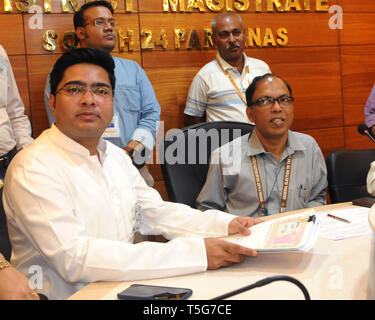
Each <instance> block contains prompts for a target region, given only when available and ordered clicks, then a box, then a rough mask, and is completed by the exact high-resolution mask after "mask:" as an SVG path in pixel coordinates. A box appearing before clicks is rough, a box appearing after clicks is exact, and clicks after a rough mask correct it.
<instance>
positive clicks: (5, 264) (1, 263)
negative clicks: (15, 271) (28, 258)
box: [0, 260, 12, 270]
mask: <svg viewBox="0 0 375 320" xmlns="http://www.w3.org/2000/svg"><path fill="white" fill-rule="evenodd" d="M11 266H12V265H11V264H10V263H9V262H8V261H6V260H0V270H1V269H5V268H8V267H11Z"/></svg>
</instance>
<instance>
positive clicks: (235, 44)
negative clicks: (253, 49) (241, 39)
mask: <svg viewBox="0 0 375 320" xmlns="http://www.w3.org/2000/svg"><path fill="white" fill-rule="evenodd" d="M240 47H241V46H240V45H239V43H231V44H228V45H227V47H226V49H227V50H230V49H235V48H240Z"/></svg>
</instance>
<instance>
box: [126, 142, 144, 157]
mask: <svg viewBox="0 0 375 320" xmlns="http://www.w3.org/2000/svg"><path fill="white" fill-rule="evenodd" d="M125 148H126V149H134V151H137V152H139V151H141V150H142V149H143V148H144V147H143V144H142V143H140V142H139V141H136V140H130V141H129V143H128V145H127V146H126V147H125ZM126 149H125V152H126V153H127V154H128V155H129V152H128V150H126ZM133 155H134V153H133V154H132V155H130V156H131V157H133Z"/></svg>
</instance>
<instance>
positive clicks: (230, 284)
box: [69, 202, 371, 300]
mask: <svg viewBox="0 0 375 320" xmlns="http://www.w3.org/2000/svg"><path fill="white" fill-rule="evenodd" d="M348 206H351V203H350V202H346V203H341V204H334V205H327V206H322V207H317V208H315V209H316V211H317V212H323V211H326V210H332V209H339V208H344V207H348ZM299 211H302V210H297V211H293V212H289V213H287V214H292V213H297V212H299ZM277 216H278V215H274V216H271V217H269V218H274V217H277ZM370 248H371V235H364V236H360V237H355V238H350V239H345V240H336V241H334V240H329V239H326V238H322V237H318V239H317V242H316V243H315V246H314V248H313V249H312V250H310V251H309V252H291V253H259V254H258V256H257V257H255V258H254V257H253V258H250V257H249V258H246V259H245V261H244V262H242V263H240V264H236V265H233V266H231V267H226V268H220V269H218V270H208V271H206V272H200V273H195V274H189V275H184V276H178V277H171V278H162V279H152V280H142V281H139V280H138V281H126V282H95V283H90V284H89V285H87V286H85V287H84V288H82V289H81V290H80V291H78V292H76V293H75V294H74V295H72V296H71V297H70V298H69V299H71V300H76V299H79V300H82V299H83V300H85V299H89V300H97V299H104V300H113V299H117V293H118V292H121V291H122V290H124V289H125V288H127V287H129V286H130V285H131V284H134V283H139V284H151V285H161V286H172V287H182V288H190V289H192V290H193V295H192V296H191V298H190V299H203V300H208V299H212V298H214V297H216V296H218V295H221V294H224V293H227V292H229V291H232V290H236V289H239V288H242V287H244V286H246V285H250V284H252V283H254V282H256V281H258V280H261V279H263V278H266V277H270V276H275V275H288V276H292V277H294V278H296V279H298V280H299V281H301V282H302V283H303V284H304V285H305V287H306V288H307V290H308V292H309V294H310V297H311V299H324V300H326V299H367V294H368V293H367V291H368V272H369V265H370ZM229 299H247V300H248V299H258V300H259V299H261V300H263V299H265V300H273V299H293V300H294V299H304V296H303V294H302V291H301V290H300V289H299V288H298V287H297V286H295V285H294V284H292V283H290V282H286V281H276V282H273V283H271V284H269V285H267V286H264V287H261V288H256V289H254V290H251V291H247V292H244V293H241V294H239V295H236V296H233V297H231V298H229Z"/></svg>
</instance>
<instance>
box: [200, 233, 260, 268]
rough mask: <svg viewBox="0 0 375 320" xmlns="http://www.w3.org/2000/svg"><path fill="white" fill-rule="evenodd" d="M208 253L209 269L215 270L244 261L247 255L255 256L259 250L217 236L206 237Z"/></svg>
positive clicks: (205, 242)
mask: <svg viewBox="0 0 375 320" xmlns="http://www.w3.org/2000/svg"><path fill="white" fill-rule="evenodd" d="M204 244H205V245H206V253H207V269H209V270H215V269H218V268H220V267H227V266H230V265H232V264H233V263H239V262H242V261H243V260H244V259H245V257H246V256H248V257H255V256H257V254H258V253H257V252H256V251H255V250H253V249H249V248H246V247H243V246H240V245H238V244H235V243H231V242H228V241H224V240H221V239H217V238H206V239H204Z"/></svg>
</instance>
